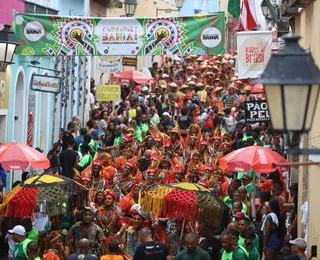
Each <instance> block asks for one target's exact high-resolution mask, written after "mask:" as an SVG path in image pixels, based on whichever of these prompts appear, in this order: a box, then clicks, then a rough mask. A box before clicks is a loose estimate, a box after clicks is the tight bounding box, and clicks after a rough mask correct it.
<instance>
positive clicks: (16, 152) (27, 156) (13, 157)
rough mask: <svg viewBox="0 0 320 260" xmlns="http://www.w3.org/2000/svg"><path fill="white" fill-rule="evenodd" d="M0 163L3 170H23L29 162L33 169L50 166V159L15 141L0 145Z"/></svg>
mask: <svg viewBox="0 0 320 260" xmlns="http://www.w3.org/2000/svg"><path fill="white" fill-rule="evenodd" d="M0 163H1V165H2V167H3V168H4V169H5V170H24V169H26V168H27V167H28V166H29V164H30V165H31V167H32V168H33V169H35V170H39V169H46V168H49V167H50V161H49V160H48V158H47V157H46V156H44V155H43V154H42V153H40V152H38V151H37V150H36V149H34V148H32V147H30V146H28V145H24V144H18V143H16V142H12V143H7V144H2V145H0Z"/></svg>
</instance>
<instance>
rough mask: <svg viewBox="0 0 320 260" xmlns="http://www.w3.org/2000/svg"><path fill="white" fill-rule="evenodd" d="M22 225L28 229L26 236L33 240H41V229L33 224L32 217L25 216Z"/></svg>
mask: <svg viewBox="0 0 320 260" xmlns="http://www.w3.org/2000/svg"><path fill="white" fill-rule="evenodd" d="M20 225H21V226H23V227H24V229H25V230H26V238H28V239H30V240H31V241H32V242H36V243H38V242H39V231H38V230H37V229H36V228H35V227H33V226H32V220H31V218H30V217H23V218H22V219H21V220H20Z"/></svg>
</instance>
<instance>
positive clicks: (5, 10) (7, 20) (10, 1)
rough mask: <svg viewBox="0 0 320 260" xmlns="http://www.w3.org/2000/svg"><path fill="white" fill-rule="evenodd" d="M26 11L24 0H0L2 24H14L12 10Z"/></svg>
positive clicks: (0, 19)
mask: <svg viewBox="0 0 320 260" xmlns="http://www.w3.org/2000/svg"><path fill="white" fill-rule="evenodd" d="M13 9H15V10H16V12H19V13H24V2H22V1H20V0H0V24H12V20H13V15H12V10H13Z"/></svg>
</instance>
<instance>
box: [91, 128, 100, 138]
mask: <svg viewBox="0 0 320 260" xmlns="http://www.w3.org/2000/svg"><path fill="white" fill-rule="evenodd" d="M91 135H92V136H99V135H100V132H99V131H98V130H96V129H95V130H93V131H92V132H91Z"/></svg>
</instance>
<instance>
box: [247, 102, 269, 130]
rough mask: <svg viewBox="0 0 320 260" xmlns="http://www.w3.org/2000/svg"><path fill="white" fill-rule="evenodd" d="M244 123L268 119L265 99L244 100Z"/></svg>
mask: <svg viewBox="0 0 320 260" xmlns="http://www.w3.org/2000/svg"><path fill="white" fill-rule="evenodd" d="M245 117H246V123H250V124H254V123H257V122H265V121H269V120H270V114H269V110H268V104H267V102H266V101H247V102H245Z"/></svg>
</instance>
